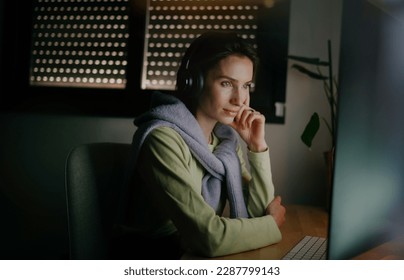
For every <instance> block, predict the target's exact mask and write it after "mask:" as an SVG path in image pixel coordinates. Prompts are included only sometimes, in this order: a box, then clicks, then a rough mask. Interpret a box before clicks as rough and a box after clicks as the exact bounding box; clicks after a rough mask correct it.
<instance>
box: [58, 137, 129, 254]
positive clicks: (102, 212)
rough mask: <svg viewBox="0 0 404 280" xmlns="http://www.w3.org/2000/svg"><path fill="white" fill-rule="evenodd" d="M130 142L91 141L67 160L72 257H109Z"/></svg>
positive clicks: (73, 151) (71, 154)
mask: <svg viewBox="0 0 404 280" xmlns="http://www.w3.org/2000/svg"><path fill="white" fill-rule="evenodd" d="M130 149H131V145H130V144H121V143H90V144H84V145H81V146H78V147H75V148H73V149H72V150H71V152H70V153H69V155H68V157H67V160H66V170H65V172H66V174H65V175H66V182H65V183H66V195H67V209H68V228H69V240H70V258H71V259H109V241H110V234H111V231H112V226H113V224H114V221H115V218H116V216H117V212H118V204H119V201H120V199H121V190H122V186H123V182H124V179H125V171H126V167H127V163H128V160H129V157H130V153H131V152H130Z"/></svg>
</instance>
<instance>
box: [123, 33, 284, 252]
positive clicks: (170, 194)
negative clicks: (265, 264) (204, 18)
mask: <svg viewBox="0 0 404 280" xmlns="http://www.w3.org/2000/svg"><path fill="white" fill-rule="evenodd" d="M256 63H257V58H256V54H255V51H254V48H252V47H251V46H249V45H247V44H246V43H245V42H244V41H243V40H242V39H241V38H240V37H238V36H237V35H236V34H233V33H206V34H203V35H201V36H200V37H199V38H197V39H196V40H195V41H194V42H193V43H192V44H191V46H190V47H189V48H188V50H187V52H186V54H185V55H184V58H183V60H182V64H181V67H180V69H179V71H178V76H177V96H176V97H174V96H171V95H167V94H162V93H155V94H154V96H153V102H152V103H153V104H152V109H151V110H150V111H148V112H147V113H145V114H143V115H142V116H140V117H139V118H137V119H136V120H135V124H136V126H137V130H136V133H135V135H134V140H133V148H134V154H133V159H134V163H133V167H134V168H133V170H132V172H133V173H132V180H131V186H130V188H131V190H132V193H131V196H130V209H129V211H128V213H127V214H128V217H127V224H126V230H128V231H132V232H135V233H136V234H141V235H143V236H148V238H149V239H148V240H149V241H150V240H152V241H150V242H147V243H148V245H146V247H147V248H149V249H150V250H153V253H152V254H154V257H156V258H171V257H173V256H174V257H179V256H180V254H181V252H183V251H187V252H191V253H193V254H197V255H202V256H207V257H215V256H220V255H226V254H232V253H237V252H241V251H246V250H251V249H255V248H259V247H263V246H267V245H270V244H273V243H276V242H279V241H280V240H281V233H280V231H279V227H280V226H281V225H282V224H283V222H284V220H285V208H284V207H283V206H282V205H281V198H280V197H274V186H273V183H272V175H271V165H270V158H269V149H268V146H267V142H266V140H265V129H264V128H265V118H264V116H263V115H262V114H260V113H259V112H257V111H255V110H254V109H252V108H251V107H250V88H251V87H252V86H253V80H254V70H255V68H256ZM239 139H242V141H244V142H245V143H246V145H247V147H248V151H247V158H248V161H249V165H250V171H248V170H247V168H246V163H245V160H244V158H243V153H242V150H241V148H240V144H239V142H238V141H239ZM226 203H227V204H228V205H229V211H230V215H229V216H228V217H224V216H223V210H224V209H225V206H226ZM176 240H178V244H177V245H176V243H175V241H176ZM153 244H154V245H156V244H158V245H157V247H159V248H161V251H160V252H166V253H168V254H167V255H164V254H163V255H162V254H159V253H160V252H159V251H156V250H155V249H151V248H152V247H150V246H152V245H153ZM167 246H171V247H170V248H169V249H163V248H166V247H167ZM176 246H178V247H176ZM147 248H146V250H147ZM179 248H181V250H176V249H179ZM171 253H173V254H171ZM145 258H153V257H152V256H146V257H145Z"/></svg>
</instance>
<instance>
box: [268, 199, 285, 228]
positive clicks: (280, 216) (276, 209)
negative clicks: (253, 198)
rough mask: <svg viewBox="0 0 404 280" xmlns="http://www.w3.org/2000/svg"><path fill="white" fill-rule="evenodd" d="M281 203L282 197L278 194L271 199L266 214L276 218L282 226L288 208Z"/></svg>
mask: <svg viewBox="0 0 404 280" xmlns="http://www.w3.org/2000/svg"><path fill="white" fill-rule="evenodd" d="M281 203H282V199H281V197H280V196H277V197H275V198H274V200H272V201H271V203H270V204H269V205H268V206H267V209H266V214H267V215H271V216H272V217H273V218H274V220H275V222H276V224H277V225H278V227H281V226H282V225H283V224H284V223H285V214H286V209H285V207H284V206H283V205H282V204H281Z"/></svg>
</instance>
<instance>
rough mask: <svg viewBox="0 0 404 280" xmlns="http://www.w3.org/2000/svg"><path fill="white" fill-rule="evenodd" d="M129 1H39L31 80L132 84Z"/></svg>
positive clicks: (40, 83) (81, 84) (39, 82)
mask: <svg viewBox="0 0 404 280" xmlns="http://www.w3.org/2000/svg"><path fill="white" fill-rule="evenodd" d="M128 1H129V0H36V1H35V2H34V13H33V33H32V34H33V35H32V47H31V67H30V84H31V85H37V86H61V87H97V88H99V87H103V88H124V87H125V86H126V66H127V44H128V37H129V32H128V25H129V19H128Z"/></svg>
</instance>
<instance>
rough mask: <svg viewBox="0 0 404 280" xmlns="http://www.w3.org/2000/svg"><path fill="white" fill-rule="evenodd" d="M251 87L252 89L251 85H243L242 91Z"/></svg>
mask: <svg viewBox="0 0 404 280" xmlns="http://www.w3.org/2000/svg"><path fill="white" fill-rule="evenodd" d="M252 87H253V83H248V84H244V85H243V88H244V89H251V88H252Z"/></svg>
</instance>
